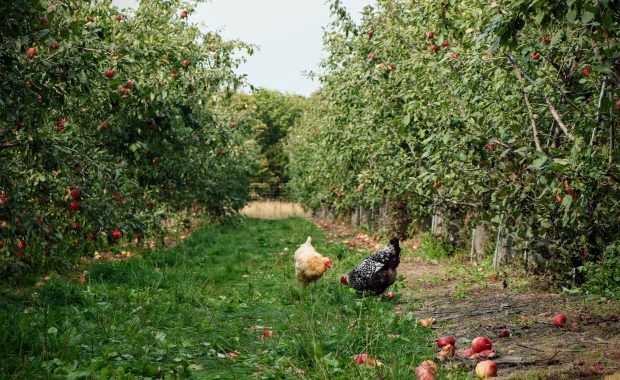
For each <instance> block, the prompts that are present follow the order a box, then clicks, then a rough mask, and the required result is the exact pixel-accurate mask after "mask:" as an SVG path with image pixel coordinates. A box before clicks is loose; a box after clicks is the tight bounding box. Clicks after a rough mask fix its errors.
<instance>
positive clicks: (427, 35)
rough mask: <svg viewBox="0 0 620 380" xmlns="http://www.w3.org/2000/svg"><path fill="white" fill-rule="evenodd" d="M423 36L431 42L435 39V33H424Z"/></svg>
mask: <svg viewBox="0 0 620 380" xmlns="http://www.w3.org/2000/svg"><path fill="white" fill-rule="evenodd" d="M424 36H425V37H426V39H427V40H432V39H433V38H435V33H433V32H426V33H425V34H424Z"/></svg>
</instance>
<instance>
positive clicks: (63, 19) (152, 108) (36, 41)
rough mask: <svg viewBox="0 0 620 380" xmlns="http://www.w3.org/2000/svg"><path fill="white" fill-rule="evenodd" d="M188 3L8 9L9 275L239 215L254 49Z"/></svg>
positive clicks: (0, 131) (2, 200)
mask: <svg viewBox="0 0 620 380" xmlns="http://www.w3.org/2000/svg"><path fill="white" fill-rule="evenodd" d="M192 11H193V9H191V7H189V6H188V5H187V4H185V3H184V2H181V1H176V0H175V1H165V2H164V1H157V0H150V1H142V2H141V4H140V6H139V8H138V9H137V10H136V11H135V12H131V13H129V12H125V13H123V12H122V11H120V10H119V9H116V8H115V7H113V6H111V5H110V2H101V1H94V0H93V1H82V2H56V1H45V0H28V1H18V2H8V3H6V4H5V3H3V4H2V5H0V13H1V14H2V16H0V17H2V19H3V22H2V23H1V25H0V32H1V34H2V36H3V42H2V45H1V46H0V65H1V68H0V69H1V71H2V73H3V74H2V76H1V77H0V162H2V165H0V275H2V276H6V275H9V274H11V273H15V272H20V271H24V270H28V269H29V270H37V269H39V268H43V267H51V266H56V267H57V266H70V265H71V264H72V263H73V262H74V261H75V260H76V259H77V258H79V257H80V256H82V255H92V252H93V251H94V250H95V249H108V246H110V245H115V244H116V245H118V244H122V243H127V242H132V241H135V242H140V241H141V240H142V239H145V238H148V239H153V238H158V237H161V230H162V226H163V224H164V221H165V220H166V219H167V218H168V217H169V215H171V213H173V212H178V211H180V210H186V209H187V210H193V211H195V212H201V213H207V214H208V215H211V216H214V217H217V216H221V215H225V214H228V213H231V212H234V211H236V210H238V209H239V208H240V207H242V206H243V205H244V204H245V202H246V200H247V198H248V195H249V194H248V192H249V190H248V189H249V178H250V175H251V174H252V173H253V171H254V170H255V167H256V161H257V159H256V157H257V154H258V150H257V148H256V146H255V145H256V144H254V143H253V142H252V140H251V131H250V130H249V128H247V126H246V125H244V124H245V120H244V116H243V114H242V113H238V112H234V113H233V110H232V108H231V98H232V96H233V95H234V94H235V92H236V90H237V89H238V88H239V86H241V85H242V84H243V78H242V77H239V76H238V75H237V74H235V68H236V67H237V66H238V64H239V62H240V61H239V58H237V57H238V56H240V54H239V53H245V52H249V53H251V47H250V46H246V45H244V44H241V43H238V42H227V41H224V40H222V39H221V38H220V36H219V35H217V34H214V33H204V32H201V31H200V30H199V29H198V27H196V26H193V25H191V24H189V23H188V22H187V17H188V14H190V13H191V12H192Z"/></svg>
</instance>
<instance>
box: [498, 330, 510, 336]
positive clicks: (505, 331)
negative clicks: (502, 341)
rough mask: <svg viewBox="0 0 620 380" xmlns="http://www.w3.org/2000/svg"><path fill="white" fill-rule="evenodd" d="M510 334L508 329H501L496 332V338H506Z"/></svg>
mask: <svg viewBox="0 0 620 380" xmlns="http://www.w3.org/2000/svg"><path fill="white" fill-rule="evenodd" d="M509 336H510V332H508V330H502V331H499V332H498V333H497V337H498V338H508V337H509Z"/></svg>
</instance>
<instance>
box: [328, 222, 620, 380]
mask: <svg viewBox="0 0 620 380" xmlns="http://www.w3.org/2000/svg"><path fill="white" fill-rule="evenodd" d="M317 224H318V225H319V226H320V227H322V228H323V229H324V230H325V231H326V232H327V233H328V236H329V239H330V240H332V241H338V240H340V241H341V243H342V244H344V245H345V246H349V247H350V246H351V243H350V242H351V241H354V242H355V245H354V246H353V247H350V249H365V250H371V249H373V248H375V247H376V246H379V245H381V244H377V241H376V238H374V237H369V236H368V235H362V236H363V237H364V238H363V239H360V238H359V237H360V235H359V234H358V235H355V234H354V231H351V230H350V229H349V228H348V227H347V226H346V225H344V224H332V223H329V222H325V221H320V222H317ZM366 237H367V238H366ZM383 240H385V239H383ZM403 246H404V247H405V248H407V249H406V251H405V254H404V255H403V256H404V257H403V261H402V263H401V265H400V267H399V274H400V275H402V276H403V278H404V283H405V284H406V285H407V286H406V287H405V290H404V291H403V292H402V299H401V303H402V305H400V306H397V308H398V310H399V311H402V312H407V311H413V312H414V313H415V314H416V315H417V316H418V318H434V319H436V322H435V323H434V324H433V326H432V328H433V330H434V332H435V335H436V337H437V338H438V337H440V336H445V335H451V336H454V337H456V339H457V355H456V356H455V357H454V358H453V359H452V363H453V364H454V365H459V366H462V365H464V366H469V367H473V366H474V365H475V361H474V360H472V359H467V358H465V357H463V356H462V355H460V354H459V353H460V352H461V351H462V350H463V349H465V348H468V347H469V340H471V339H473V338H475V337H477V336H487V337H489V338H490V339H491V340H492V341H493V342H494V350H495V351H496V352H497V355H498V356H497V357H496V358H494V360H495V361H496V363H497V364H498V367H499V375H500V378H504V379H582V378H592V379H601V378H605V379H610V380H611V379H620V316H619V315H620V305H618V303H613V302H611V301H604V302H601V301H598V300H596V301H585V300H584V299H583V298H582V297H571V296H565V295H560V294H557V293H554V292H553V291H550V290H545V289H542V288H540V287H536V286H535V285H532V283H535V282H536V281H535V279H532V278H514V277H510V276H506V275H500V276H499V277H498V276H497V275H495V274H489V273H486V272H485V271H484V270H483V269H482V268H476V267H472V266H470V265H458V264H455V263H451V262H448V261H447V260H428V259H423V258H421V257H419V256H418V255H416V252H417V250H418V247H419V242H418V241H410V242H406V243H405V244H404V245H403ZM560 312H564V313H565V314H566V315H567V317H568V321H567V323H566V325H565V326H564V327H561V328H559V327H555V326H553V325H552V324H551V320H552V319H553V317H554V316H555V315H557V314H558V313H560ZM505 335H508V336H505ZM459 340H460V341H459Z"/></svg>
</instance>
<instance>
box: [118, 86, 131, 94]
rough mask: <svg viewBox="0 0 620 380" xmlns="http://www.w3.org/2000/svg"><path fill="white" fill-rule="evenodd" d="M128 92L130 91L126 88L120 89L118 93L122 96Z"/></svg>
mask: <svg viewBox="0 0 620 380" xmlns="http://www.w3.org/2000/svg"><path fill="white" fill-rule="evenodd" d="M127 91H129V90H128V89H127V88H125V87H121V88H119V89H118V92H120V93H121V95H125V94H126V93H127Z"/></svg>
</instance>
